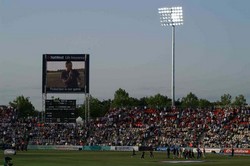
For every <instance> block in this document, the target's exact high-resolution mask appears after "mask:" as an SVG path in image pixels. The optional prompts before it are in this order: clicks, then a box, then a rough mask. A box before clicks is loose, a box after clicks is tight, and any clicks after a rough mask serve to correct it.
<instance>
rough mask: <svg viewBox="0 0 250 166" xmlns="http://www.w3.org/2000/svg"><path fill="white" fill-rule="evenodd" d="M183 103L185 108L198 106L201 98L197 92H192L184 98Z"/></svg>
mask: <svg viewBox="0 0 250 166" xmlns="http://www.w3.org/2000/svg"><path fill="white" fill-rule="evenodd" d="M181 103H182V104H181V105H182V107H183V108H197V107H198V106H199V99H198V97H197V96H196V95H195V94H193V93H192V92H190V93H189V94H187V96H186V97H183V98H182V100H181Z"/></svg>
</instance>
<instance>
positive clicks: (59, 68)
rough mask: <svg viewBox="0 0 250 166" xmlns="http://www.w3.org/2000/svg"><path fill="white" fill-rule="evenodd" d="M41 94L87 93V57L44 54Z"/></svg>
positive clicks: (83, 55) (84, 55)
mask: <svg viewBox="0 0 250 166" xmlns="http://www.w3.org/2000/svg"><path fill="white" fill-rule="evenodd" d="M43 93H89V55H88V54H44V55H43Z"/></svg>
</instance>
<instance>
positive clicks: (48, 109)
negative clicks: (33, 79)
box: [45, 99, 76, 123]
mask: <svg viewBox="0 0 250 166" xmlns="http://www.w3.org/2000/svg"><path fill="white" fill-rule="evenodd" d="M75 110H76V100H59V99H54V100H46V101H45V122H46V123H75V122H76V117H75Z"/></svg>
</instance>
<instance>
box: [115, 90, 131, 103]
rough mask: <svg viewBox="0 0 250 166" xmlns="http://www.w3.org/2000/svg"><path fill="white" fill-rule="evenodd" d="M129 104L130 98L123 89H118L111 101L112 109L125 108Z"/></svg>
mask: <svg viewBox="0 0 250 166" xmlns="http://www.w3.org/2000/svg"><path fill="white" fill-rule="evenodd" d="M129 104H130V98H129V94H128V92H126V91H125V90H124V89H121V88H119V89H118V90H117V91H116V92H115V94H114V99H113V101H112V107H126V106H129Z"/></svg>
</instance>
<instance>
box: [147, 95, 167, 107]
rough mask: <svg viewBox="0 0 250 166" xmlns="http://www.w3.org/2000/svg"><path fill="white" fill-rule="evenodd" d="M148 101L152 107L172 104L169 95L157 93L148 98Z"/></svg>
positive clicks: (148, 104)
mask: <svg viewBox="0 0 250 166" xmlns="http://www.w3.org/2000/svg"><path fill="white" fill-rule="evenodd" d="M146 103H147V106H148V107H151V108H164V107H170V106H171V99H169V98H168V97H167V96H163V95H161V94H156V95H154V96H150V97H148V98H146Z"/></svg>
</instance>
